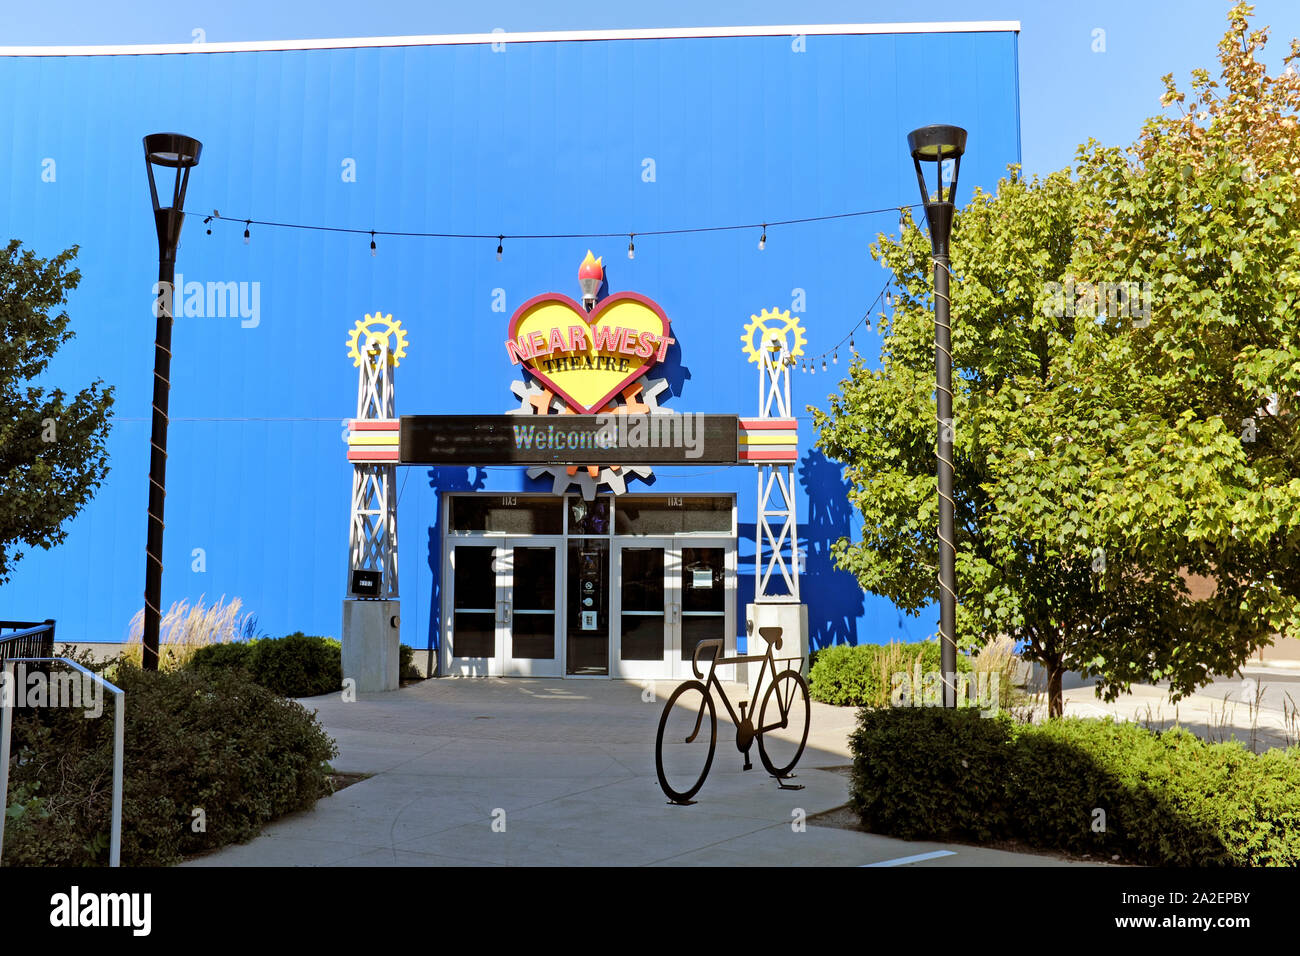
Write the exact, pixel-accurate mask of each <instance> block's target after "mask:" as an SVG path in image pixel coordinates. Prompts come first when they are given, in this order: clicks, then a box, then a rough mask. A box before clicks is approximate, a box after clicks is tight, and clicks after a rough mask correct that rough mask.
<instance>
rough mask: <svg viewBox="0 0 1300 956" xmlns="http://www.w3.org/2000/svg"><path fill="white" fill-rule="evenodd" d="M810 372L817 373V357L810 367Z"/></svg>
mask: <svg viewBox="0 0 1300 956" xmlns="http://www.w3.org/2000/svg"><path fill="white" fill-rule="evenodd" d="M808 374H809V375H816V374H817V360H816V359H813V362H812V366H811V367H810V368H809V369H808Z"/></svg>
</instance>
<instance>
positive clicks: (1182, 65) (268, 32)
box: [0, 0, 1300, 173]
mask: <svg viewBox="0 0 1300 956" xmlns="http://www.w3.org/2000/svg"><path fill="white" fill-rule="evenodd" d="M1230 5H1231V4H1230V3H1229V2H1227V0H1182V2H1170V0H1163V2H1149V0H1097V2H1092V3H1072V2H1069V0H965V2H960V0H933V2H930V3H915V2H901V0H875V2H847V0H800V2H799V3H792V2H789V0H745V2H725V3H724V2H716V0H714V2H709V3H699V2H697V0H656V2H655V3H646V4H642V3H631V2H616V3H609V4H597V3H592V2H590V0H581V2H579V0H559V2H555V0H551V2H546V3H539V2H537V0H479V2H475V3H463V2H459V0H458V2H455V3H448V2H445V0H442V2H428V0H369V2H357V0H310V2H307V0H284V2H280V0H276V2H269V3H268V2H266V0H223V2H211V0H209V2H194V3H176V2H174V0H132V2H131V3H129V4H112V3H109V4H106V3H104V2H103V0H72V2H59V0H52V2H46V3H43V4H34V3H33V4H26V3H23V4H20V3H18V2H16V0H9V2H8V3H7V4H6V7H7V9H6V11H5V16H4V21H3V22H2V23H0V45H6V46H8V45H22V44H84V43H96V44H107V43H187V42H190V41H191V39H192V37H193V31H194V30H196V29H201V30H203V31H204V34H205V35H206V38H207V39H208V41H210V42H218V41H229V40H281V39H294V38H312V37H340V36H392V35H399V34H424V33H480V32H489V31H491V30H492V29H493V28H495V27H501V28H502V29H505V30H510V31H516V30H575V29H588V30H594V29H628V28H635V27H679V26H680V27H684V26H719V25H751V24H812V23H888V22H900V21H908V22H915V21H920V20H926V21H929V20H1019V21H1020V23H1021V30H1022V32H1021V35H1020V70H1021V73H1020V91H1021V117H1022V124H1023V125H1022V139H1023V158H1024V165H1025V169H1026V171H1028V172H1031V173H1035V172H1037V173H1042V172H1049V171H1051V170H1053V169H1057V168H1060V167H1061V166H1064V165H1066V164H1067V163H1068V162H1069V161H1070V159H1071V157H1072V156H1073V154H1074V148H1075V146H1076V145H1077V144H1079V143H1080V142H1082V141H1083V140H1085V139H1087V138H1088V137H1089V136H1093V137H1096V138H1097V139H1099V140H1101V141H1102V142H1104V143H1108V144H1119V143H1128V142H1131V141H1132V140H1133V139H1134V138H1135V137H1136V135H1137V132H1138V129H1139V127H1140V125H1141V123H1142V120H1143V119H1144V118H1145V117H1146V116H1149V115H1151V114H1153V113H1155V112H1158V110H1159V102H1158V98H1159V95H1160V89H1161V87H1160V77H1161V75H1163V74H1165V73H1170V72H1172V73H1173V74H1174V75H1175V77H1176V78H1178V80H1179V81H1180V83H1181V84H1182V85H1183V86H1186V85H1187V84H1186V81H1187V78H1188V73H1189V71H1190V70H1191V69H1193V68H1194V67H1198V66H1204V67H1206V68H1212V67H1213V65H1214V57H1215V43H1216V42H1217V40H1218V38H1219V36H1220V35H1221V34H1222V33H1223V28H1224V26H1225V24H1226V19H1225V14H1226V12H1227V10H1228V8H1229V7H1230ZM122 7H127V8H128V9H122ZM1255 11H1256V22H1257V23H1259V24H1269V25H1271V26H1272V28H1273V30H1272V34H1271V42H1270V44H1269V47H1270V52H1269V57H1268V59H1269V62H1270V65H1271V66H1273V67H1274V68H1276V67H1277V64H1278V62H1279V61H1280V59H1281V57H1282V55H1283V54H1284V53H1285V51H1286V48H1287V44H1288V43H1289V40H1290V38H1291V37H1292V36H1300V3H1297V2H1296V0H1260V2H1258V3H1257V4H1256V5H1255ZM1098 28H1100V29H1102V30H1104V31H1105V46H1106V49H1105V52H1104V53H1101V52H1093V49H1092V47H1093V45H1094V39H1093V31H1094V30H1095V29H1098Z"/></svg>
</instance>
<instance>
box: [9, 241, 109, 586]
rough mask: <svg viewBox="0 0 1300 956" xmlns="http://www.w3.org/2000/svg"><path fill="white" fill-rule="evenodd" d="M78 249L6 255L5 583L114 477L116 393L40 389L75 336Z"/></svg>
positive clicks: (17, 246) (59, 536) (16, 249)
mask: <svg viewBox="0 0 1300 956" xmlns="http://www.w3.org/2000/svg"><path fill="white" fill-rule="evenodd" d="M76 254H77V247H76V246H73V247H72V248H71V249H68V250H65V251H64V252H61V253H60V254H59V255H57V256H55V257H54V258H52V259H42V258H39V257H38V256H36V255H35V254H34V253H33V252H32V251H31V250H30V249H22V243H20V242H19V241H18V240H17V239H14V240H11V241H10V242H9V243H8V245H7V246H6V247H5V248H4V249H3V250H0V407H2V408H3V415H0V583H3V582H4V581H5V580H7V579H8V578H9V576H10V574H11V573H12V571H13V565H14V563H15V562H16V561H18V560H19V559H20V558H21V557H22V555H23V553H24V549H30V548H33V547H39V548H45V549H47V550H48V549H49V548H52V547H54V546H55V545H57V544H59V543H60V542H62V541H63V539H64V538H65V537H66V535H67V531H66V530H65V529H64V527H63V526H64V524H65V523H66V522H67V520H68V519H69V518H71V517H73V516H74V515H76V514H77V513H78V512H79V511H81V509H82V508H83V507H84V506H85V505H86V503H87V502H88V501H89V500H90V499H91V497H92V496H93V495H94V493H95V490H96V489H97V488H98V487H99V485H100V484H101V483H102V482H103V480H104V477H105V476H106V475H107V474H108V453H107V450H106V447H105V439H106V437H107V434H108V416H109V411H110V409H111V407H112V404H113V390H112V388H111V387H105V386H104V385H103V383H102V382H101V381H98V380H96V381H95V382H92V383H91V384H90V385H88V386H87V387H86V388H84V389H82V390H81V391H79V392H77V393H76V394H75V395H72V396H69V395H68V394H67V393H65V392H64V391H63V390H62V389H59V388H52V389H48V390H47V389H46V388H44V387H41V386H37V385H34V384H32V383H33V381H34V380H37V379H38V378H39V377H40V376H42V374H43V373H44V372H45V371H46V369H47V367H48V365H49V364H50V360H51V358H52V357H53V356H54V353H55V352H56V351H58V349H59V346H61V345H63V344H64V343H65V342H67V341H68V340H69V339H71V338H72V337H73V333H72V331H71V330H70V329H69V328H68V324H69V318H68V314H67V312H64V311H62V310H61V307H62V306H63V305H64V304H65V303H66V301H67V294H68V292H69V291H70V290H72V289H75V288H76V287H77V283H78V282H79V281H80V280H81V274H80V273H79V272H78V271H77V270H76V269H75V268H71V263H72V260H73V259H74V258H75V257H76Z"/></svg>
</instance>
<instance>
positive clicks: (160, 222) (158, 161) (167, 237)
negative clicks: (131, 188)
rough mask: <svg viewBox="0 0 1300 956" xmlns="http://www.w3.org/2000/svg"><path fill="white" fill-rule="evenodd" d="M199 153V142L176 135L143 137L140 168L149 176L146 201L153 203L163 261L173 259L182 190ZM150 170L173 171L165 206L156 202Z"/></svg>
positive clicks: (179, 230)
mask: <svg viewBox="0 0 1300 956" xmlns="http://www.w3.org/2000/svg"><path fill="white" fill-rule="evenodd" d="M201 152H203V144H202V143H200V142H199V141H198V140H197V139H194V138H193V137H191V136H182V135H181V134H180V133H150V134H149V135H148V136H146V137H145V138H144V168H145V172H146V173H148V174H149V198H150V199H151V200H152V201H153V217H154V226H155V227H156V228H157V230H158V251H159V254H160V255H161V256H162V257H163V258H164V259H175V257H176V245H177V243H179V242H180V236H181V221H182V220H183V219H184V210H185V190H186V188H188V186H189V183H190V170H191V169H193V168H194V167H195V166H197V165H198V164H199V154H200V153H201ZM154 167H159V168H163V169H174V170H176V173H175V177H174V179H173V181H172V184H171V202H170V203H168V204H167V205H162V204H161V203H159V201H158V185H157V183H156V182H155V180H154ZM166 193H167V184H166V183H165V182H164V184H163V194H164V197H166Z"/></svg>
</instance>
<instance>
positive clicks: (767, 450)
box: [739, 418, 799, 464]
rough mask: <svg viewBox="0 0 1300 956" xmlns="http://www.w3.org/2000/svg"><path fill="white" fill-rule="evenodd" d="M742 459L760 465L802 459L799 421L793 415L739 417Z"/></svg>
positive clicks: (740, 456)
mask: <svg viewBox="0 0 1300 956" xmlns="http://www.w3.org/2000/svg"><path fill="white" fill-rule="evenodd" d="M739 443H740V444H739V450H740V455H739V458H740V460H741V461H750V462H756V463H758V464H766V463H778V462H795V461H798V460H799V423H798V422H797V421H795V420H794V419H793V418H742V419H740V435H739Z"/></svg>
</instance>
